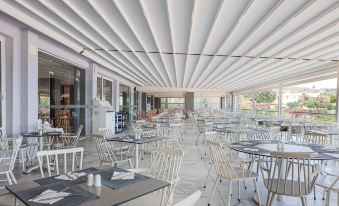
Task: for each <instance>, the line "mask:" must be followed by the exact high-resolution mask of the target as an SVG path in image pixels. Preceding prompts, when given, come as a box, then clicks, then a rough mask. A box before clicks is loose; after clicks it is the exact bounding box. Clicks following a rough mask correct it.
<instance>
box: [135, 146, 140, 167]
mask: <svg viewBox="0 0 339 206" xmlns="http://www.w3.org/2000/svg"><path fill="white" fill-rule="evenodd" d="M135 168H139V144H135Z"/></svg>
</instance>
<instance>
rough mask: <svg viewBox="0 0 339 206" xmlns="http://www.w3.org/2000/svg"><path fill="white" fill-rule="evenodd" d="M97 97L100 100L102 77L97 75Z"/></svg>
mask: <svg viewBox="0 0 339 206" xmlns="http://www.w3.org/2000/svg"><path fill="white" fill-rule="evenodd" d="M97 99H98V100H102V78H101V77H97Z"/></svg>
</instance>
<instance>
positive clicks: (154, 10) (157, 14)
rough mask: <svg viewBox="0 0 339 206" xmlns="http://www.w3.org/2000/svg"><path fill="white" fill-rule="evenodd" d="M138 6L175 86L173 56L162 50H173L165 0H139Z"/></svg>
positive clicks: (172, 84)
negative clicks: (165, 53)
mask: <svg viewBox="0 0 339 206" xmlns="http://www.w3.org/2000/svg"><path fill="white" fill-rule="evenodd" d="M140 6H141V9H142V11H143V14H144V16H145V19H146V22H147V23H148V25H149V27H150V30H151V33H152V36H153V39H154V42H155V45H156V47H157V51H160V57H161V61H162V62H161V63H162V65H163V67H164V70H165V72H166V75H167V76H168V77H169V80H170V83H171V86H172V87H175V86H176V74H175V73H176V71H175V69H174V66H172V65H173V61H174V60H173V59H171V60H170V61H166V60H165V58H166V59H169V58H173V56H169V55H166V57H165V56H164V54H163V53H162V52H173V51H172V42H171V32H170V29H169V22H168V17H167V8H166V6H167V5H166V0H147V1H144V0H140Z"/></svg>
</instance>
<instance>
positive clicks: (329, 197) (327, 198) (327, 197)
mask: <svg viewBox="0 0 339 206" xmlns="http://www.w3.org/2000/svg"><path fill="white" fill-rule="evenodd" d="M326 193H327V195H326V204H325V205H326V206H330V200H331V190H327V192H326Z"/></svg>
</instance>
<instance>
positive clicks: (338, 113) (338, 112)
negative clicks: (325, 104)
mask: <svg viewBox="0 0 339 206" xmlns="http://www.w3.org/2000/svg"><path fill="white" fill-rule="evenodd" d="M335 112H336V115H335V120H336V122H339V61H337V102H336V105H335Z"/></svg>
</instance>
